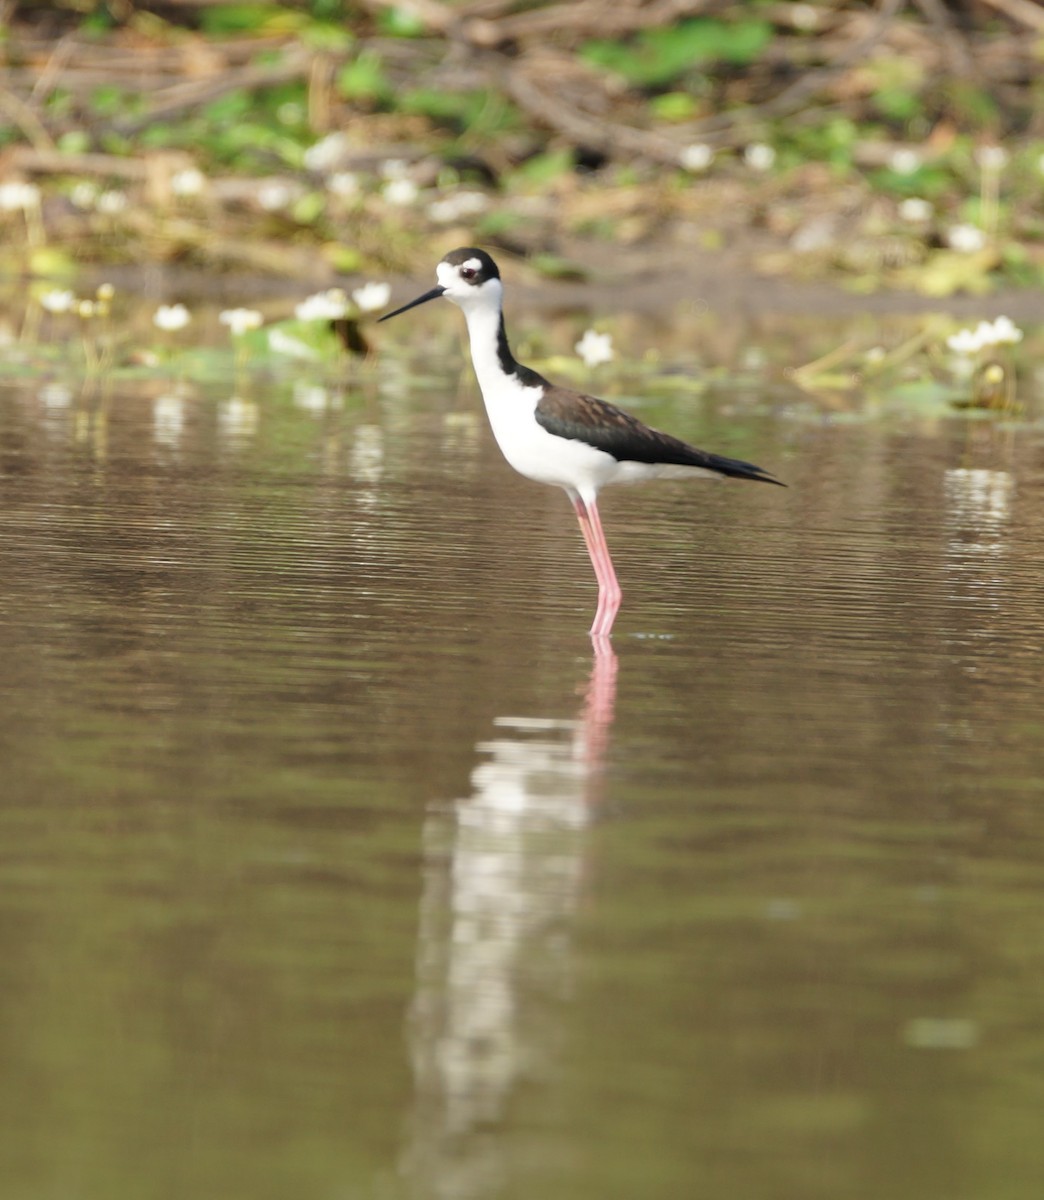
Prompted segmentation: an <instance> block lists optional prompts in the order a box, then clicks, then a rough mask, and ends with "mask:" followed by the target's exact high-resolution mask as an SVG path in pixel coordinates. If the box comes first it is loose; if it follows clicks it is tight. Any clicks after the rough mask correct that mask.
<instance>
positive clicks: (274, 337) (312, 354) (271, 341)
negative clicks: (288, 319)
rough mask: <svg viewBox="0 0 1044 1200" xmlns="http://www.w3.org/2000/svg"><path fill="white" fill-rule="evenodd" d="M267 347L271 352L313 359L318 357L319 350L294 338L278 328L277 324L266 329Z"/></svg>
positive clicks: (288, 356)
mask: <svg viewBox="0 0 1044 1200" xmlns="http://www.w3.org/2000/svg"><path fill="white" fill-rule="evenodd" d="M268 348H269V350H271V351H272V353H273V354H285V355H286V356H287V358H304V359H313V358H318V357H319V352H318V351H317V350H313V349H312V347H311V346H306V345H305V344H304V342H302V341H301V340H300V338H295V337H293V336H292V335H291V334H289V333H287V332H286V330H285V329H280V328H279V326H278V325H276V326H275V327H274V328H272V329H270V330H269V331H268Z"/></svg>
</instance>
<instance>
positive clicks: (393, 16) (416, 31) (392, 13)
mask: <svg viewBox="0 0 1044 1200" xmlns="http://www.w3.org/2000/svg"><path fill="white" fill-rule="evenodd" d="M377 28H378V29H379V30H380V31H381V33H383V34H384V35H385V36H386V37H401V38H415V37H421V36H422V35H423V34H424V33H426V32H427V31H426V29H425V26H424V22H423V21H422V20H421V19H420V18H419V17H418V16H417V15H416V14H415V13H412V12H410V11H409V10H407V9H404V8H382V9H381V11H380V12H379V13H378V14H377Z"/></svg>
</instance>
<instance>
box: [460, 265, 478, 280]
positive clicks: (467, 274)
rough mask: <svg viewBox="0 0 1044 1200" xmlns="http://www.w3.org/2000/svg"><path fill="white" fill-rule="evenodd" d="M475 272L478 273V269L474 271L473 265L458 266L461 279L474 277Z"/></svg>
mask: <svg viewBox="0 0 1044 1200" xmlns="http://www.w3.org/2000/svg"><path fill="white" fill-rule="evenodd" d="M477 274H478V271H476V270H475V268H474V267H461V268H460V277H461V279H474V278H475V276H476V275H477Z"/></svg>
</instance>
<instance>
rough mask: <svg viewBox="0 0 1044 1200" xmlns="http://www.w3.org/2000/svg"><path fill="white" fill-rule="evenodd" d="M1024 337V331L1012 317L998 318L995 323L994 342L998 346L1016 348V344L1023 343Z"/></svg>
mask: <svg viewBox="0 0 1044 1200" xmlns="http://www.w3.org/2000/svg"><path fill="white" fill-rule="evenodd" d="M1022 336H1023V335H1022V330H1021V329H1020V328H1019V327H1018V326H1017V325H1016V324H1015V322H1014V321H1013V320H1012V319H1011V317H998V318H997V319H996V321H994V322H993V341H994V343H995V344H997V345H1002V344H1007V345H1010V346H1014V345H1015V343H1016V342H1021V341H1022Z"/></svg>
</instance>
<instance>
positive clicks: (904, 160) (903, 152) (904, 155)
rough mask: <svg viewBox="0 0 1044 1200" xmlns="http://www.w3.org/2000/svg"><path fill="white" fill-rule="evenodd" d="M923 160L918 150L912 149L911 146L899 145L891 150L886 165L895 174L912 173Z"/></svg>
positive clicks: (918, 167)
mask: <svg viewBox="0 0 1044 1200" xmlns="http://www.w3.org/2000/svg"><path fill="white" fill-rule="evenodd" d="M923 161H924V160H923V159H922V158H921V153H920V151H919V150H914V148H913V147H912V146H900V147H899V149H898V150H893V151H892V153H891V155H890V157H889V159H888V165H889V166H890V167H891V168H892V170H893V171H894V172H895V173H896V174H897V175H912V174H913V173H914V172H915V171H917V170H919V169H920V167H921V164H922V162H923Z"/></svg>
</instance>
